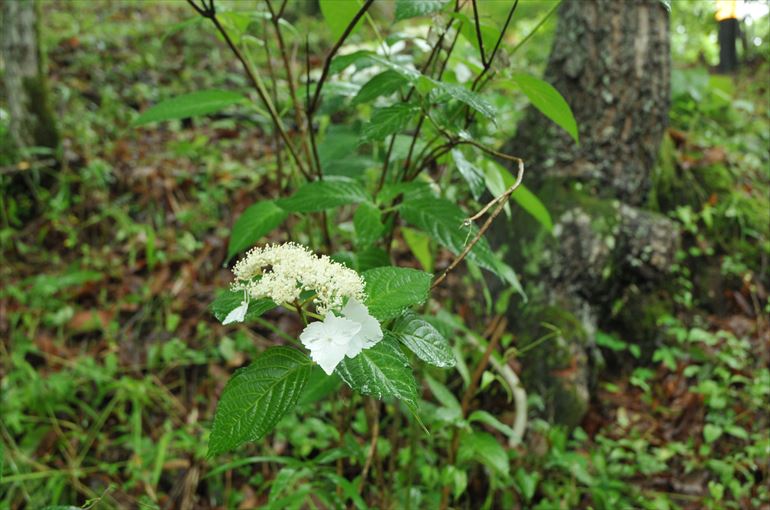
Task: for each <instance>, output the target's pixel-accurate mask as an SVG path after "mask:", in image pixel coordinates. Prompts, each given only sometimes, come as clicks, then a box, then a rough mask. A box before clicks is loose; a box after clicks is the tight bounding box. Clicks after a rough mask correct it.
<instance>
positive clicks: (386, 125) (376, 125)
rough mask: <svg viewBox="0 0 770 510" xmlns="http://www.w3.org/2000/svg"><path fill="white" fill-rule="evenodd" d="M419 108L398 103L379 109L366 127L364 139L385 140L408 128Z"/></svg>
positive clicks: (363, 134)
mask: <svg viewBox="0 0 770 510" xmlns="http://www.w3.org/2000/svg"><path fill="white" fill-rule="evenodd" d="M418 111H419V108H418V107H417V106H415V105H413V104H409V103H396V104H394V105H391V106H386V107H385V108H378V109H377V110H375V111H374V113H373V114H372V119H371V120H370V121H369V124H367V125H366V126H364V129H363V133H362V138H363V139H364V140H366V141H372V140H383V139H385V138H386V137H387V136H390V135H392V134H394V133H398V132H399V131H401V130H402V129H404V128H405V127H406V125H407V124H408V123H409V121H410V120H412V118H413V117H414V116H415V114H416V113H417V112H418Z"/></svg>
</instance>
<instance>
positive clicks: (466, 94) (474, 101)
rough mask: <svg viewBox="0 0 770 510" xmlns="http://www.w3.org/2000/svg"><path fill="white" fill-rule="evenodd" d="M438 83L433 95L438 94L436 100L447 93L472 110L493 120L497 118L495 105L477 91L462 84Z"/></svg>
mask: <svg viewBox="0 0 770 510" xmlns="http://www.w3.org/2000/svg"><path fill="white" fill-rule="evenodd" d="M436 84H437V87H436V88H435V89H433V91H432V93H433V95H434V96H436V97H435V98H434V100H439V98H440V96H441V95H442V94H445V95H448V96H449V97H451V98H452V99H456V100H458V101H460V102H461V103H463V104H465V105H467V106H469V107H470V108H471V109H472V110H476V111H477V112H479V113H480V114H482V115H483V116H485V117H486V118H488V119H490V120H492V121H494V120H495V117H496V115H497V111H496V110H495V107H494V106H492V105H491V104H490V103H489V102H488V101H487V100H486V99H484V98H483V97H481V96H480V95H479V94H477V93H476V92H472V91H470V90H468V89H466V88H465V87H463V86H462V85H456V84H454V83H444V82H436Z"/></svg>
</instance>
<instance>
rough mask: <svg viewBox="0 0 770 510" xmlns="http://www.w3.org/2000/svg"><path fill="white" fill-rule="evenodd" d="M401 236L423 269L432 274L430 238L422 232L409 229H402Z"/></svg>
mask: <svg viewBox="0 0 770 510" xmlns="http://www.w3.org/2000/svg"><path fill="white" fill-rule="evenodd" d="M401 236H402V237H403V238H404V241H406V245H407V246H409V249H410V250H412V255H414V258H416V259H417V261H418V262H419V263H420V265H421V266H422V268H423V269H424V270H425V271H427V272H428V273H432V272H433V252H432V251H431V249H430V236H428V234H426V233H425V232H423V231H421V230H416V229H413V228H409V227H402V228H401Z"/></svg>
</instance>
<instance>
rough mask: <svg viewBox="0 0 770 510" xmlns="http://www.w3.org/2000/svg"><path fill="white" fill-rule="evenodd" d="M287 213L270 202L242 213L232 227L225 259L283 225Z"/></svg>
mask: <svg viewBox="0 0 770 510" xmlns="http://www.w3.org/2000/svg"><path fill="white" fill-rule="evenodd" d="M286 216H287V213H286V211H284V210H283V209H281V208H280V207H278V206H277V205H275V203H274V202H273V201H271V200H263V201H261V202H257V203H256V204H254V205H252V206H250V207H249V208H248V209H246V210H245V211H243V214H241V215H240V216H239V217H238V220H237V221H236V222H235V225H233V230H232V232H231V233H230V243H229V244H228V245H227V258H228V259H230V258H232V256H233V255H235V254H236V253H239V252H241V251H243V250H245V249H246V248H249V247H251V246H253V245H254V243H256V242H257V241H259V240H260V239H261V238H262V236H264V235H266V234H269V233H270V232H271V231H272V230H273V229H274V228H276V227H277V226H278V225H280V224H281V223H283V220H285V219H286Z"/></svg>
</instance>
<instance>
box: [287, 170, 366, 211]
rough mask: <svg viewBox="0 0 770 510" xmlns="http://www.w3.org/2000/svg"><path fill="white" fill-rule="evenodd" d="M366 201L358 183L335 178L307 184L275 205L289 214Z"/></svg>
mask: <svg viewBox="0 0 770 510" xmlns="http://www.w3.org/2000/svg"><path fill="white" fill-rule="evenodd" d="M368 200H369V195H368V194H367V193H366V190H365V189H364V188H363V186H361V185H360V184H359V183H358V182H356V181H354V180H352V179H348V178H346V177H336V176H335V177H327V178H326V179H324V180H323V181H313V182H308V183H306V184H304V185H302V186H301V187H300V188H299V189H298V190H297V192H296V193H294V194H293V195H292V196H290V197H289V198H284V199H282V200H278V201H277V202H276V203H277V204H278V206H279V207H281V208H282V209H283V210H285V211H289V212H316V211H323V210H325V209H333V208H335V207H339V206H341V205H348V204H358V203H361V202H366V201H368Z"/></svg>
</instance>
